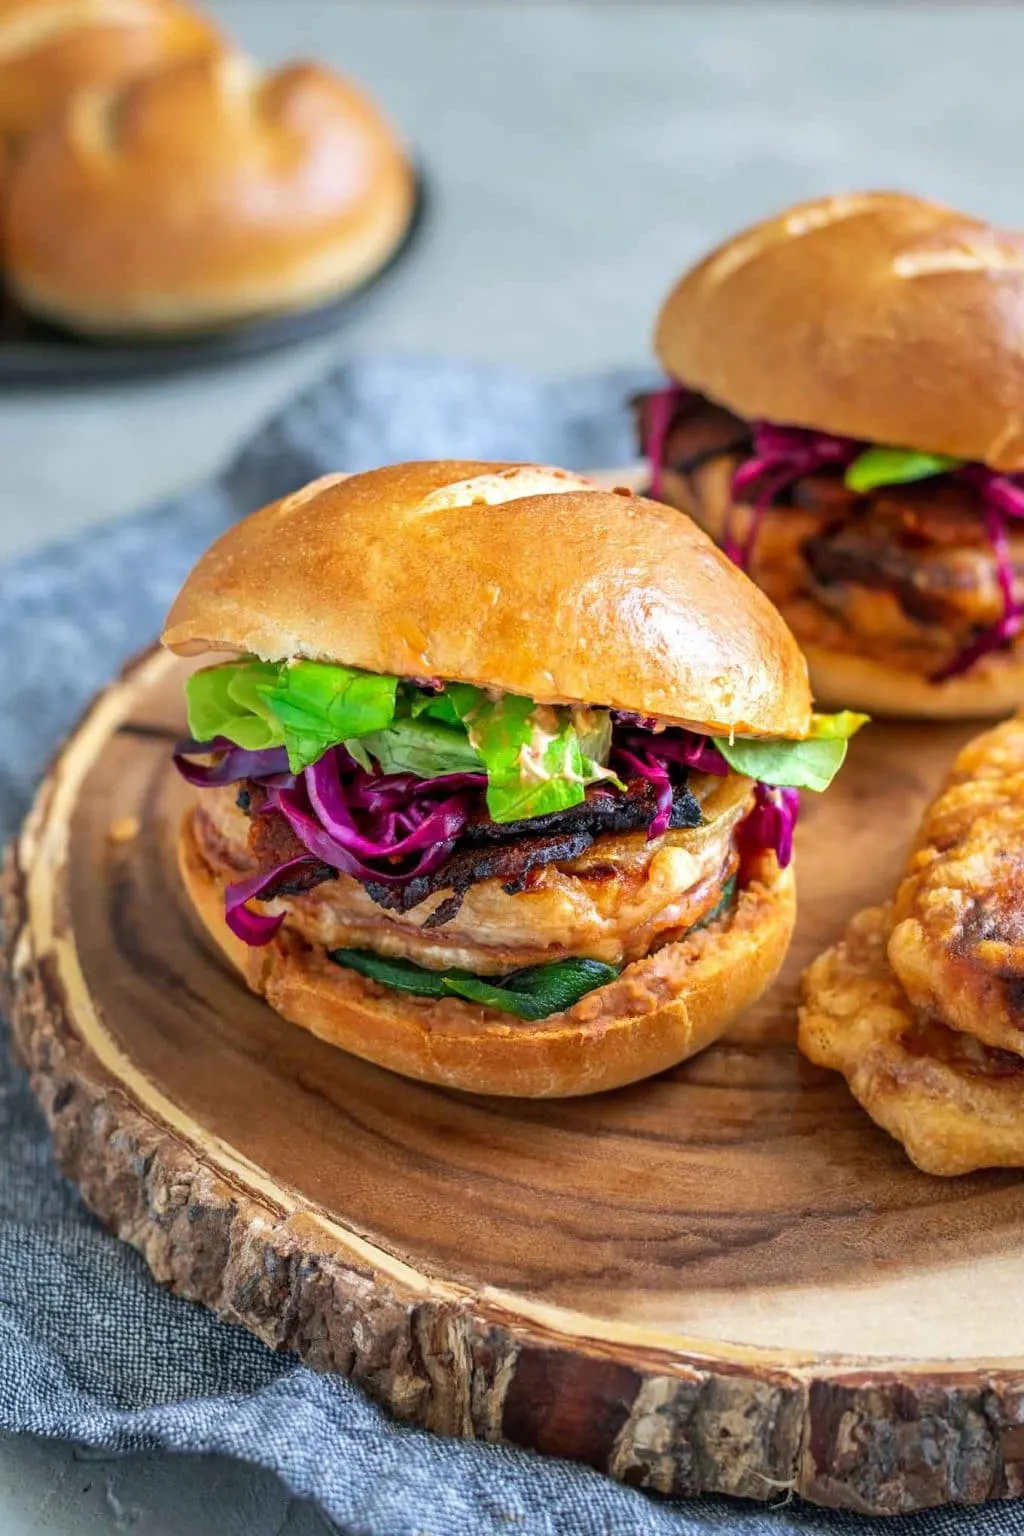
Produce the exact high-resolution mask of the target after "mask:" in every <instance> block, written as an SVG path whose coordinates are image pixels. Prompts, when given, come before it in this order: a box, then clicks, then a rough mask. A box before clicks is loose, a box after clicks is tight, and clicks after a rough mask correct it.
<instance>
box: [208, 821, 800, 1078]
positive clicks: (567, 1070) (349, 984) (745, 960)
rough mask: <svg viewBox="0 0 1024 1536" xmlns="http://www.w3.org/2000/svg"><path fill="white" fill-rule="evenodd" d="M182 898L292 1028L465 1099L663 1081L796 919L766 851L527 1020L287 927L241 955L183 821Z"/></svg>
mask: <svg viewBox="0 0 1024 1536" xmlns="http://www.w3.org/2000/svg"><path fill="white" fill-rule="evenodd" d="M178 862H179V868H180V870H181V875H182V879H183V880H184V884H185V889H186V890H187V892H188V895H189V896H190V898H191V900H192V903H193V905H194V907H195V909H196V912H197V913H198V915H199V917H200V918H201V920H202V922H203V924H204V925H205V927H206V928H207V930H208V931H209V933H210V934H211V935H212V937H213V938H214V939H215V940H216V942H217V943H218V945H219V946H220V948H221V949H222V950H223V952H224V954H225V955H226V956H227V958H228V959H229V960H230V961H231V963H232V964H233V965H234V966H235V967H236V968H237V969H238V970H239V971H240V972H241V974H242V975H243V977H244V978H245V980H246V982H247V984H248V986H249V987H250V989H251V990H252V991H253V992H256V993H258V994H259V995H260V996H262V997H265V998H266V1000H267V1002H268V1003H269V1004H270V1006H271V1007H272V1008H273V1009H274V1010H275V1011H276V1012H277V1013H279V1014H281V1016H282V1017H283V1018H285V1019H287V1020H289V1021H290V1022H291V1023H292V1024H298V1025H299V1026H300V1027H301V1028H303V1029H308V1030H309V1031H310V1032H311V1033H312V1034H314V1035H317V1036H319V1037H320V1039H321V1040H326V1041H327V1042H328V1043H329V1044H330V1045H335V1046H338V1047H340V1049H342V1050H344V1051H349V1052H351V1054H352V1055H354V1056H361V1057H363V1058H364V1059H365V1060H367V1061H372V1062H375V1063H376V1065H377V1066H381V1067H387V1068H389V1069H390V1070H391V1071H392V1072H399V1073H401V1074H402V1075H403V1076H405V1077H413V1078H419V1079H421V1080H422V1081H424V1082H428V1083H438V1084H441V1085H443V1086H444V1087H447V1088H458V1089H463V1090H465V1091H467V1092H470V1093H486V1094H506V1095H511V1096H515V1097H519V1098H566V1097H571V1096H574V1095H578V1094H585V1093H600V1092H602V1091H603V1090H604V1089H607V1088H618V1087H621V1086H622V1085H623V1084H625V1083H632V1082H636V1081H638V1080H639V1079H640V1078H644V1077H649V1076H651V1075H652V1074H653V1073H655V1072H662V1071H664V1070H665V1069H666V1068H667V1067H671V1066H674V1065H675V1064H676V1063H677V1062H680V1061H684V1060H685V1059H686V1058H687V1057H688V1056H693V1055H694V1054H695V1053H696V1052H697V1051H700V1050H703V1049H704V1047H705V1046H707V1045H710V1044H711V1042H712V1041H713V1040H716V1039H717V1038H718V1036H719V1035H721V1034H722V1033H724V1031H725V1030H726V1029H727V1028H728V1027H729V1025H730V1024H731V1023H732V1022H733V1020H734V1019H736V1018H737V1017H738V1015H739V1014H740V1013H742V1012H743V1010H744V1009H746V1008H749V1007H750V1006H751V1004H753V1003H755V1002H756V1001H757V999H758V998H759V997H760V996H761V995H762V993H763V992H764V991H765V990H766V989H767V988H768V987H769V986H770V985H771V983H772V982H773V981H774V979H775V977H776V975H777V974H778V971H779V968H780V966H781V965H782V962H783V959H784V958H785V955H786V950H787V949H788V947H789V941H790V938H791V936H792V932H793V924H794V922H795V918H796V889H795V884H794V880H793V872H792V869H786V870H779V868H778V865H777V864H776V862H775V858H774V856H773V855H766V856H765V857H764V858H763V860H762V864H761V868H760V869H759V870H758V871H757V876H758V878H756V879H754V880H753V881H751V882H750V883H749V884H748V885H747V886H746V887H745V888H744V889H743V890H742V891H741V892H740V894H739V897H738V899H737V901H736V902H735V903H734V905H733V907H732V908H731V910H730V912H729V913H728V914H727V915H726V916H725V917H724V918H722V919H721V920H720V921H718V922H716V923H712V924H709V926H708V927H707V928H703V929H701V930H699V931H698V932H695V933H693V934H691V935H689V936H687V937H686V938H684V939H681V940H679V941H678V942H677V943H675V944H668V945H666V946H665V947H664V948H662V949H659V950H658V951H657V953H656V954H653V955H650V956H648V957H647V958H646V959H644V960H638V961H635V962H634V963H633V964H632V965H629V966H627V967H626V969H625V970H624V971H623V972H622V974H621V975H620V976H619V977H618V978H617V979H616V980H615V981H613V982H610V983H609V984H608V985H607V986H605V987H600V988H598V989H597V990H596V991H594V992H591V993H589V994H588V995H587V996H586V997H584V998H581V1000H580V1001H579V1002H578V1003H576V1004H575V1006H574V1007H572V1008H570V1009H568V1010H566V1012H564V1013H560V1014H554V1015H552V1016H551V1017H550V1018H548V1019H543V1020H541V1021H539V1022H537V1023H531V1022H529V1021H525V1020H519V1019H513V1018H509V1016H507V1015H503V1014H500V1013H497V1012H495V1011H494V1010H492V1009H487V1008H482V1007H478V1006H476V1005H475V1004H473V1003H468V1002H463V1001H462V1000H461V999H454V998H453V999H451V1000H448V999H444V1000H438V999H432V998H425V997H414V996H411V995H410V994H408V993H404V994H403V993H398V992H394V991H392V990H391V989H390V988H388V987H384V986H380V985H378V984H377V983H376V982H373V981H371V980H369V978H367V977H364V976H361V975H359V974H358V973H357V972H355V971H351V970H347V969H345V968H344V967H342V966H339V965H335V963H334V962H333V961H332V960H331V959H330V958H329V956H328V955H327V953H326V951H325V950H323V949H320V948H318V947H315V946H311V945H309V944H308V943H306V941H305V940H304V939H302V938H300V937H299V935H298V934H296V933H293V932H292V931H291V930H290V929H289V928H288V927H287V925H285V926H284V927H283V928H281V929H280V931H279V932H278V934H277V936H276V937H275V938H274V939H273V940H272V941H271V943H270V944H268V945H266V946H264V947H263V948H260V949H250V948H249V947H248V946H247V945H245V944H243V943H242V942H241V941H240V940H239V939H237V938H235V936H234V935H233V934H232V933H231V932H230V930H229V929H228V928H227V926H226V924H225V922H224V882H223V880H222V879H221V878H220V877H219V876H217V875H215V874H214V872H213V871H212V870H211V868H210V866H209V865H208V864H207V863H206V861H205V859H204V858H203V856H202V854H201V852H200V850H199V847H198V845H197V843H196V839H195V837H194V835H193V831H192V823H191V816H188V817H186V819H185V822H184V824H183V826H182V831H181V836H180V838H179V843H178Z"/></svg>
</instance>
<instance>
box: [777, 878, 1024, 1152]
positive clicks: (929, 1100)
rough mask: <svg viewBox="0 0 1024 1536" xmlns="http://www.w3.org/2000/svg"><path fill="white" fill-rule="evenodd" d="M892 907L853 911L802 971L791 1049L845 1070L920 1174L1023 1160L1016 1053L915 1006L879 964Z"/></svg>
mask: <svg viewBox="0 0 1024 1536" xmlns="http://www.w3.org/2000/svg"><path fill="white" fill-rule="evenodd" d="M892 916H893V913H892V907H891V906H885V907H868V908H866V910H865V911H863V912H859V913H858V914H857V916H856V917H855V918H854V919H853V921H852V922H851V923H850V925H849V927H848V928H847V930H846V934H845V937H844V938H843V939H842V941H841V942H840V943H839V944H836V945H833V947H832V948H831V949H827V950H826V951H825V952H824V954H822V955H819V956H818V958H817V960H815V961H813V962H812V964H811V965H810V966H808V968H807V970H806V971H805V972H804V1001H803V1006H802V1007H801V1010H800V1033H799V1043H800V1049H801V1051H802V1052H803V1054H804V1055H805V1056H806V1057H807V1058H808V1060H810V1061H812V1062H814V1063H815V1065H817V1066H820V1067H830V1068H832V1069H833V1070H835V1071H837V1072H841V1073H842V1074H843V1076H844V1077H845V1078H846V1080H847V1082H848V1084H849V1086H850V1090H851V1092H852V1093H853V1096H854V1098H856V1099H857V1100H858V1102H859V1103H860V1104H861V1105H862V1106H863V1107H864V1109H866V1110H867V1112H868V1114H869V1115H870V1116H871V1118H872V1120H874V1121H875V1122H876V1124H878V1125H880V1126H881V1127H882V1128H883V1130H886V1131H888V1132H889V1134H890V1136H895V1137H896V1139H897V1141H901V1142H902V1143H903V1145H904V1147H905V1148H906V1152H907V1155H908V1157H909V1158H910V1160H911V1162H913V1163H915V1164H916V1166H917V1167H918V1168H920V1169H921V1170H922V1172H924V1173H932V1174H941V1175H945V1176H948V1175H952V1174H961V1173H973V1172H975V1171H976V1170H977V1169H979V1168H1014V1167H1024V1057H1020V1056H1016V1055H1014V1054H1012V1053H1011V1052H1009V1051H1001V1050H994V1049H993V1048H992V1047H990V1046H986V1045H982V1044H981V1043H980V1041H978V1040H975V1039H974V1038H973V1037H972V1036H970V1035H965V1034H963V1033H961V1032H960V1031H957V1030H954V1029H950V1028H949V1027H948V1025H946V1024H943V1023H942V1022H940V1021H939V1020H937V1019H934V1018H930V1017H929V1016H928V1015H927V1014H924V1013H922V1012H921V1011H920V1010H919V1009H917V1008H915V1007H914V1005H913V1003H911V1002H910V1000H909V998H908V997H907V994H906V993H905V991H904V990H903V988H902V986H901V985H900V983H899V981H898V980H897V978H896V975H895V973H894V971H893V969H892V966H891V965H890V963H889V959H888V955H887V946H888V943H889V939H890V935H891V932H892Z"/></svg>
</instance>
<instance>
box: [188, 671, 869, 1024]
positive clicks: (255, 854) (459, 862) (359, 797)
mask: <svg viewBox="0 0 1024 1536" xmlns="http://www.w3.org/2000/svg"><path fill="white" fill-rule="evenodd" d="M188 702H189V726H190V729H191V730H192V732H193V738H192V739H191V740H189V741H186V742H183V743H181V745H180V747H179V751H178V753H177V756H176V762H177V765H178V767H179V770H180V771H181V772H182V774H183V775H184V777H185V778H187V779H188V780H189V781H190V782H192V783H194V784H196V785H197V786H198V787H199V788H200V790H201V793H200V795H199V796H198V802H197V806H196V809H195V811H194V813H193V822H192V828H193V834H194V838H195V841H196V844H197V846H198V849H199V852H200V853H201V855H202V857H203V859H204V861H205V862H206V864H207V865H208V866H209V868H210V869H211V871H212V872H213V873H214V874H215V875H216V876H217V878H218V879H219V880H220V881H221V882H222V883H223V884H224V886H225V920H226V922H227V924H228V926H229V927H230V928H231V930H232V932H234V933H235V935H236V936H237V937H238V938H240V939H242V940H243V941H244V942H245V943H247V944H249V945H253V946H259V945H263V944H268V943H270V942H271V941H272V940H273V938H274V936H275V934H276V933H277V932H278V930H279V928H280V927H281V926H282V924H286V925H287V926H288V928H289V929H290V930H292V931H293V932H294V933H296V934H297V935H298V936H300V937H301V938H302V939H304V940H305V941H306V942H307V943H309V944H311V945H314V946H317V947H319V948H321V949H323V950H325V951H327V952H328V953H329V954H330V955H331V956H332V957H333V958H335V959H336V960H337V962H338V963H339V964H342V965H349V966H351V967H352V968H354V969H361V970H362V971H363V973H364V974H367V975H372V976H373V977H374V979H375V980H378V981H382V982H384V984H386V985H393V986H395V987H396V988H397V989H398V990H405V991H419V992H421V993H423V994H424V995H436V993H432V992H431V988H432V987H436V985H437V978H438V977H439V976H440V977H442V980H443V984H444V985H445V986H446V987H448V988H449V990H451V991H452V992H454V993H455V995H457V996H464V997H467V998H473V999H475V1000H477V1001H484V1002H485V1003H486V1004H487V1005H489V1006H495V1007H498V1008H504V1009H505V1010H506V1011H510V1012H518V1013H519V1014H520V1015H521V1016H522V1017H530V1018H538V1017H544V1016H546V1013H545V1012H543V1011H540V1012H538V1010H544V1009H547V1011H548V1012H552V1011H559V1010H561V1009H563V1008H565V1007H567V1006H571V1004H572V1003H573V1002H575V1001H576V1000H578V998H579V997H580V996H582V995H584V993H585V992H587V991H588V990H591V989H593V988H594V987H596V986H600V985H604V984H606V983H607V982H609V981H611V980H613V979H614V978H615V977H616V976H617V975H618V973H619V971H620V970H622V969H623V968H624V967H625V966H627V965H629V964H631V963H633V962H634V961H636V960H640V959H643V958H645V957H647V956H649V955H651V954H653V953H654V952H656V951H657V950H659V949H660V948H662V947H664V946H665V945H667V944H671V943H674V942H676V941H678V940H679V939H681V938H682V937H684V936H685V935H686V934H688V933H690V932H692V931H693V930H694V929H695V928H698V927H700V926H701V925H703V924H706V923H708V922H710V921H711V920H712V919H713V918H715V917H716V916H718V915H720V914H722V913H724V912H725V911H726V910H728V908H729V904H730V902H731V901H732V899H733V897H734V894H735V892H736V890H737V889H743V887H744V885H745V883H746V881H747V880H749V879H750V878H752V874H751V872H752V871H754V870H756V869H758V868H761V867H762V865H763V857H764V854H765V853H766V851H770V852H771V853H772V854H773V855H774V857H775V859H776V861H777V863H778V865H779V866H780V867H785V865H787V864H788V863H789V860H790V857H791V854H792V842H793V827H794V823H795V820H796V814H797V802H798V795H797V790H798V789H799V788H811V789H822V788H824V787H825V786H826V785H827V783H828V782H829V780H830V779H831V777H832V775H833V774H834V773H835V772H836V771H837V769H838V767H839V765H840V763H841V762H842V759H843V756H844V754H845V751H846V738H847V737H848V736H849V735H851V734H852V733H853V731H854V730H856V729H857V727H858V725H859V724H860V723H861V718H862V717H858V716H852V715H839V716H821V717H815V719H814V723H813V725H812V732H811V735H810V736H809V737H808V738H807V739H804V740H801V741H794V740H783V739H778V738H744V739H740V738H734V739H732V740H729V739H723V738H714V739H711V738H708V737H706V736H702V735H701V734H699V733H697V732H694V731H692V730H688V729H684V728H682V727H680V726H677V725H674V724H668V723H666V722H663V721H659V720H657V719H651V718H640V717H638V716H635V715H625V714H623V713H621V712H617V711H613V710H609V709H605V708H596V707H587V708H581V707H579V706H568V705H567V706H557V707H556V706H551V705H538V704H536V703H534V701H533V700H530V699H526V698H523V697H520V696H518V695H511V694H504V695H494V696H492V695H490V694H488V693H486V692H485V691H483V690H480V689H476V688H471V687H469V686H467V685H464V684H458V683H443V682H441V681H440V680H434V679H422V680H403V679H399V678H396V677H384V676H380V675H378V674H374V673H368V672H360V671H358V670H357V669H354V668H348V667H343V666H338V665H335V664H328V663H320V662H312V661H307V660H294V661H286V662H274V663H267V662H262V661H258V660H256V659H254V658H239V659H237V660H234V661H230V662H227V663H224V664H222V665H221V666H218V667H212V668H207V669H205V670H203V671H201V672H198V673H196V674H194V675H193V677H192V678H191V679H190V680H189V683H188ZM496 988H497V989H498V991H496V990H495V989H496ZM481 989H483V990H481ZM549 1003H550V1007H548V1004H549Z"/></svg>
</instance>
